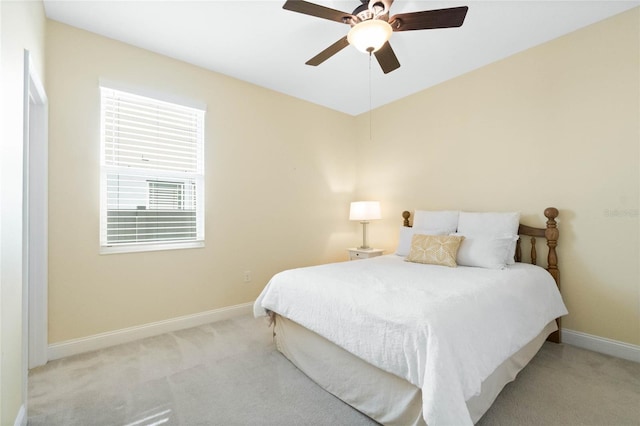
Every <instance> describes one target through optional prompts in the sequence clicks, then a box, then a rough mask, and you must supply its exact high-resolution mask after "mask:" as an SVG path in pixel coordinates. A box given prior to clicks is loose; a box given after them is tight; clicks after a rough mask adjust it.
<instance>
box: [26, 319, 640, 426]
mask: <svg viewBox="0 0 640 426" xmlns="http://www.w3.org/2000/svg"><path fill="white" fill-rule="evenodd" d="M28 424H29V425H50V426H55V425H65V426H66V425H131V426H134V425H136V426H137V425H159V424H164V425H185V426H197V425H249V424H250V425H373V424H376V423H375V422H373V421H372V420H371V419H369V418H367V417H366V416H364V415H362V414H361V413H359V412H358V411H356V410H354V409H352V408H351V407H349V406H347V405H345V404H344V403H342V402H341V401H340V400H338V399H336V398H335V397H333V396H331V395H330V394H328V393H326V392H325V391H323V390H322V389H320V388H319V387H318V386H316V385H315V383H313V382H312V381H311V380H309V379H308V378H307V377H306V376H305V375H304V374H302V373H301V372H300V371H298V370H297V369H296V368H295V367H294V366H293V365H292V364H291V363H289V361H287V360H286V359H285V358H284V357H283V356H282V355H280V354H279V353H278V352H277V351H276V350H275V348H274V345H273V343H272V341H271V332H270V329H268V328H267V327H266V324H265V322H264V321H263V320H256V319H253V318H251V317H242V318H237V319H234V320H228V321H222V322H219V323H214V324H209V325H205V326H201V327H196V328H192V329H189V330H183V331H179V332H175V333H168V334H164V335H162V336H158V337H153V338H149V339H144V340H140V341H137V342H133V343H129V344H125V345H120V346H116V347H113V348H109V349H104V350H101V351H97V352H93V353H89V354H83V355H78V356H74V357H69V358H66V359H61V360H57V361H52V362H49V363H48V364H47V365H46V366H44V367H39V368H37V369H34V370H32V371H31V372H30V374H29V401H28ZM479 425H483V426H489V425H640V364H637V363H633V362H630V361H624V360H620V359H617V358H613V357H609V356H606V355H601V354H597V353H593V352H589V351H585V350H582V349H578V348H575V347H572V346H568V345H555V344H552V343H545V345H544V346H543V348H542V349H541V351H540V352H539V353H538V355H537V356H536V357H535V358H534V359H533V361H532V362H531V363H530V364H529V366H527V367H526V368H525V369H524V370H523V371H522V372H521V373H520V375H519V376H518V378H517V379H516V381H515V382H513V383H511V384H509V385H507V387H506V388H505V389H504V390H503V391H502V393H501V394H500V395H499V397H498V399H497V400H496V402H495V403H494V405H493V406H492V407H491V409H490V410H489V411H488V412H487V414H485V416H484V417H483V418H482V419H481V420H480V422H479Z"/></svg>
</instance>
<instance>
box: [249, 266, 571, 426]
mask: <svg viewBox="0 0 640 426" xmlns="http://www.w3.org/2000/svg"><path fill="white" fill-rule="evenodd" d="M265 310H271V311H274V312H276V313H278V314H280V315H283V316H285V317H287V318H289V319H291V320H293V321H295V322H297V323H298V324H300V325H302V326H304V327H306V328H308V329H310V330H312V331H314V332H316V333H317V334H319V335H321V336H323V337H325V338H326V339H328V340H330V341H332V342H334V343H336V344H337V345H339V346H341V347H342V348H344V349H345V350H347V351H349V352H351V353H352V354H354V355H356V356H358V357H360V358H362V359H363V360H365V361H367V362H369V363H370V364H373V365H375V366H377V367H378V368H380V369H382V370H385V371H387V372H390V373H392V374H395V375H397V376H399V377H402V378H404V379H406V380H407V381H409V382H410V383H412V384H414V385H415V386H417V387H419V388H421V389H422V398H423V415H424V419H425V421H426V422H427V424H428V425H430V426H438V425H465V424H471V423H472V421H471V418H470V416H469V412H468V410H467V407H466V404H465V401H466V400H468V399H469V398H470V397H472V396H474V395H476V394H478V393H479V392H480V387H481V383H482V381H483V380H484V379H486V378H487V377H488V376H489V375H490V374H491V373H492V372H493V371H494V370H495V369H496V368H497V367H498V366H499V365H500V364H501V363H502V362H503V361H504V360H506V359H507V358H509V357H510V356H511V355H513V354H514V353H515V352H516V351H518V350H519V349H520V348H521V347H523V346H524V345H525V344H526V343H528V342H529V341H530V340H532V339H533V338H534V337H535V336H536V335H538V334H539V333H540V332H541V331H542V329H543V328H544V326H545V325H546V324H547V323H548V322H549V321H551V320H553V319H554V318H557V317H560V316H562V315H565V314H567V310H566V308H565V306H564V303H563V302H562V298H561V296H560V293H559V292H558V289H557V287H556V284H555V282H554V280H553V278H552V277H551V275H549V273H548V272H547V271H545V270H544V269H542V268H540V267H537V266H533V265H528V264H521V263H517V264H515V265H511V266H509V267H508V268H507V269H504V270H491V269H482V268H471V267H462V266H459V267H457V268H448V267H444V266H434V265H422V264H415V263H409V262H405V261H404V260H403V258H402V257H399V256H396V255H388V256H381V257H377V258H372V259H367V260H358V261H354V262H343V263H334V264H328V265H321V266H315V267H309V268H300V269H292V270H288V271H284V272H281V273H279V274H277V275H275V276H274V277H273V278H272V279H271V281H270V282H269V284H268V285H267V286H266V287H265V289H264V291H263V292H262V294H260V296H259V297H258V299H257V300H256V302H255V305H254V314H255V315H256V316H261V315H266V311H265Z"/></svg>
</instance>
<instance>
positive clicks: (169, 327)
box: [47, 302, 253, 360]
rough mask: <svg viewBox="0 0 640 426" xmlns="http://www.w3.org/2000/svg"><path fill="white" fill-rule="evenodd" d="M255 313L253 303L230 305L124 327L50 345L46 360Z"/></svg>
mask: <svg viewBox="0 0 640 426" xmlns="http://www.w3.org/2000/svg"><path fill="white" fill-rule="evenodd" d="M252 312H253V302H251V303H243V304H241V305H235V306H229V307H226V308H221V309H214V310H211V311H206V312H200V313H197V314H193V315H185V316H182V317H177V318H171V319H169V320H164V321H158V322H153V323H149V324H144V325H140V326H136V327H128V328H123V329H121V330H116V331H110V332H107V333H100V334H95V335H93V336H88V337H83V338H80V339H72V340H67V341H64V342H60V343H54V344H51V345H49V347H48V350H47V358H48V359H49V360H54V359H59V358H64V357H67V356H71V355H76V354H81V353H85V352H90V351H95V350H98V349H103V348H107V347H109V346H114V345H119V344H122V343H128V342H132V341H134V340H138V339H144V338H146V337H151V336H157V335H159V334H163V333H168V332H171V331H177V330H183V329H185V328H191V327H197V326H200V325H203V324H209V323H212V322H216V321H221V320H225V319H230V318H235V317H238V316H241V315H248V314H250V313H252Z"/></svg>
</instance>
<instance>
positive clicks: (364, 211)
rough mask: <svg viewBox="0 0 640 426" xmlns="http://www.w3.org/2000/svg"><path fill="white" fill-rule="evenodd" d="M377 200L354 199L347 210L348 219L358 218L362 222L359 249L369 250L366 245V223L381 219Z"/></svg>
mask: <svg viewBox="0 0 640 426" xmlns="http://www.w3.org/2000/svg"><path fill="white" fill-rule="evenodd" d="M381 218H382V215H381V214H380V202H379V201H354V202H352V203H351V209H350V210H349V220H358V221H360V223H361V224H362V246H361V247H358V249H360V250H370V249H371V247H369V246H368V245H367V225H368V224H369V221H370V220H375V219H381Z"/></svg>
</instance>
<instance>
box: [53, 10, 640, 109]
mask: <svg viewBox="0 0 640 426" xmlns="http://www.w3.org/2000/svg"><path fill="white" fill-rule="evenodd" d="M313 2H314V3H317V4H321V5H323V6H327V7H331V8H333V9H338V10H342V11H345V12H351V11H353V9H354V8H355V7H356V6H358V5H359V4H360V2H359V1H358V0H352V1H328V0H316V1H313ZM283 4H284V0H279V1H275V0H258V1H243V0H235V1H220V0H204V1H180V0H175V1H157V0H138V1H127V0H111V1H78V0H73V1H69V0H44V7H45V11H46V15H47V17H48V18H50V19H53V20H56V21H60V22H63V23H66V24H69V25H72V26H74V27H78V28H82V29H85V30H88V31H91V32H94V33H97V34H101V35H103V36H106V37H109V38H112V39H116V40H120V41H123V42H125V43H129V44H132V45H134V46H138V47H141V48H144V49H147V50H150V51H153V52H157V53H161V54H163V55H166V56H169V57H172V58H175V59H179V60H182V61H185V62H189V63H191V64H194V65H197V66H200V67H203V68H206V69H209V70H212V71H216V72H219V73H222V74H226V75H229V76H232V77H235V78H238V79H240V80H244V81H247V82H250V83H254V84H256V85H259V86H263V87H266V88H269V89H272V90H275V91H278V92H281V93H285V94H288V95H291V96H295V97H297V98H300V99H304V100H307V101H309V102H313V103H316V104H319V105H323V106H326V107H328V108H332V109H335V110H337V111H341V112H345V113H347V114H351V115H357V114H360V113H362V112H366V111H368V110H369V108H370V96H369V58H368V56H367V55H366V54H363V53H361V52H359V51H357V50H356V49H355V48H353V47H351V46H348V47H347V48H346V49H344V50H342V51H341V52H339V53H338V54H336V55H335V56H333V57H332V58H330V59H329V60H327V61H326V62H324V63H323V64H321V65H320V66H318V67H311V66H308V65H305V64H304V63H305V62H306V61H307V60H308V59H310V58H311V57H313V56H315V55H316V54H317V53H319V52H320V51H322V50H323V49H325V48H326V47H328V46H329V45H330V44H332V43H333V42H335V41H337V40H338V39H339V38H341V37H342V36H344V35H345V34H346V33H347V32H348V30H349V27H348V26H347V25H343V24H340V23H336V22H333V21H328V20H323V19H319V18H315V17H312V16H307V15H303V14H299V13H295V12H291V11H287V10H283V9H282V5H283ZM639 4H640V1H630V0H626V1H613V0H607V1H595V0H588V1H584V0H569V1H555V0H554V1H552V0H537V1H507V0H503V1H483V0H445V1H427V0H421V1H411V0H407V1H403V0H396V1H395V3H393V5H392V6H391V13H390V14H391V15H394V14H397V13H404V12H414V11H419V10H430V9H440V8H445V7H455V6H464V5H467V6H469V12H468V13H467V17H466V19H465V22H464V25H463V26H462V27H460V28H451V29H438V30H422V31H409V32H400V33H394V34H393V36H392V37H391V40H390V43H391V45H392V47H393V49H394V50H395V52H396V55H397V57H398V59H399V61H400V64H401V67H400V68H399V69H397V70H396V71H393V72H391V73H389V74H386V75H385V74H383V73H382V71H381V70H380V67H379V65H378V64H377V62H376V61H375V58H374V60H373V62H372V64H371V83H372V91H371V106H372V107H373V108H375V107H377V106H381V105H384V104H387V103H389V102H392V101H395V100H397V99H400V98H403V97H405V96H408V95H410V94H413V93H416V92H419V91H421V90H423V89H426V88H428V87H430V86H433V85H435V84H438V83H440V82H443V81H445V80H448V79H451V78H453V77H456V76H458V75H461V74H464V73H466V72H469V71H471V70H473V69H476V68H479V67H481V66H484V65H486V64H489V63H491V62H494V61H497V60H500V59H502V58H505V57H507V56H510V55H512V54H514V53H516V52H519V51H522V50H525V49H527V48H529V47H532V46H535V45H538V44H541V43H544V42H546V41H549V40H551V39H554V38H557V37H559V36H561V35H563V34H566V33H569V32H571V31H574V30H576V29H578V28H581V27H584V26H587V25H590V24H592V23H594V22H597V21H600V20H602V19H605V18H607V17H610V16H613V15H615V14H618V13H620V12H623V11H625V10H627V9H631V8H633V7H635V6H638V5H639Z"/></svg>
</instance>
